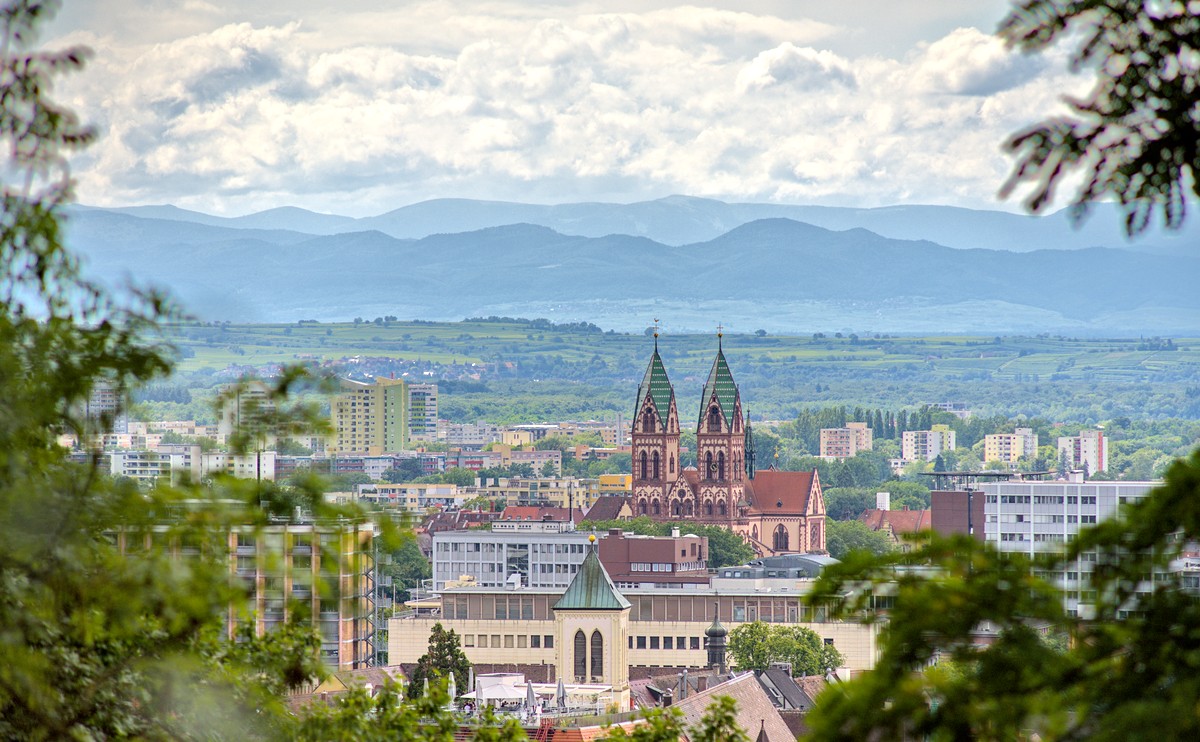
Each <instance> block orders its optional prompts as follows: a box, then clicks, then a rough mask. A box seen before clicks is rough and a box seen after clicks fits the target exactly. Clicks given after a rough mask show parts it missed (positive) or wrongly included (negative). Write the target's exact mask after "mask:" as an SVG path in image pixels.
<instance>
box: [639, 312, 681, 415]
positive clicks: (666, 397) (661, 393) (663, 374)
mask: <svg viewBox="0 0 1200 742" xmlns="http://www.w3.org/2000/svg"><path fill="white" fill-rule="evenodd" d="M646 397H650V399H652V400H653V401H654V408H655V411H656V412H658V421H659V423H660V424H661V425H662V426H663V427H664V428H666V427H667V417H668V416H670V414H671V400H673V399H674V398H675V390H674V389H673V388H672V387H671V381H670V379H668V378H667V369H666V368H664V367H663V362H662V357H661V356H659V355H658V333H655V334H654V355H652V356H650V365H649V366H647V367H646V375H645V377H643V378H642V383H641V385H640V386H638V396H637V407H636V408H635V409H634V411H633V417H634V420H635V421H636V420H637V419H638V416H639V415H641V414H642V405H643V404H645V402H646Z"/></svg>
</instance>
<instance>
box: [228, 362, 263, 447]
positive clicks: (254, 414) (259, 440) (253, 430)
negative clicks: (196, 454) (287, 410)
mask: <svg viewBox="0 0 1200 742" xmlns="http://www.w3.org/2000/svg"><path fill="white" fill-rule="evenodd" d="M218 400H219V401H218V407H217V436H216V437H217V441H218V442H219V443H226V442H228V441H229V440H230V438H231V437H232V436H233V435H234V433H237V432H239V431H240V432H242V433H243V434H248V435H250V436H252V437H253V438H255V440H252V441H249V445H261V446H262V447H263V448H274V447H275V434H274V431H273V430H267V429H263V425H262V424H261V422H260V421H262V420H264V418H266V417H267V416H269V415H270V414H271V413H272V412H273V411H274V410H275V402H274V400H272V399H271V387H269V386H267V384H265V383H264V382H262V381H259V380H258V379H246V380H244V381H241V382H239V383H237V384H227V385H225V386H224V387H222V388H221V391H220V394H219V396H218Z"/></svg>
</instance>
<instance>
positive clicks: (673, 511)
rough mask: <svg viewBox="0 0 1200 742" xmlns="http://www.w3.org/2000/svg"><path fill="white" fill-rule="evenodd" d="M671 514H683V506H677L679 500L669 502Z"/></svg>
mask: <svg viewBox="0 0 1200 742" xmlns="http://www.w3.org/2000/svg"><path fill="white" fill-rule="evenodd" d="M671 515H683V508H681V507H680V506H679V500H676V501H674V502H672V503H671Z"/></svg>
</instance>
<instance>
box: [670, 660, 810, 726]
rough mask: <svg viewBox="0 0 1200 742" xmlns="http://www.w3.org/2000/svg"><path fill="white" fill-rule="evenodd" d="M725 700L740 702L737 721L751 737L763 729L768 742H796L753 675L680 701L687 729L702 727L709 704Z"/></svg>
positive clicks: (740, 677) (738, 677) (739, 677)
mask: <svg viewBox="0 0 1200 742" xmlns="http://www.w3.org/2000/svg"><path fill="white" fill-rule="evenodd" d="M721 696H729V697H730V698H732V699H733V700H734V701H736V702H737V713H736V717H735V720H736V722H737V725H738V726H740V727H741V728H742V729H744V730H746V733H747V734H748V735H751V736H753V735H756V734H758V733H759V730H760V729H762V730H763V731H765V732H766V737H767V742H795V740H796V735H794V734H792V731H791V730H790V729H788V725H787V723H786V722H784V720H783V717H781V716H780V715H779V710H778V709H776V708H775V704H773V703H771V698H770V696H768V695H767V692H766V691H765V690H763V687H762V685H760V684H759V682H758V680H757V679H756V678H755V677H754V673H752V672H748V673H745V674H744V675H739V676H737V677H735V678H733V679H731V680H729V681H728V682H725V683H720V684H718V685H714V686H712V687H711V688H709V689H708V690H704V691H701V692H699V693H696V694H694V695H689V696H688V697H687V698H684V699H683V700H681V701H676V703H675V707H676V708H678V709H679V710H680V711H682V712H683V719H684V725H685V726H687V727H689V728H690V727H693V726H695V725H697V724H698V723H700V719H701V717H703V716H704V712H705V711H706V710H707V709H708V706H709V704H711V703H712V702H713V701H714V700H715V699H717V698H719V697H721Z"/></svg>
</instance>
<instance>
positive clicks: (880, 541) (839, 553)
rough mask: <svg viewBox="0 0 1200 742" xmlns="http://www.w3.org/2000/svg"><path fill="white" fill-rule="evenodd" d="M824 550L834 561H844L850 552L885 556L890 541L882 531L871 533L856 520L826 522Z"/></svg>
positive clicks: (890, 545) (889, 547) (889, 546)
mask: <svg viewBox="0 0 1200 742" xmlns="http://www.w3.org/2000/svg"><path fill="white" fill-rule="evenodd" d="M825 549H826V551H828V552H829V556H831V557H833V558H834V559H845V558H846V556H847V555H848V554H849V553H850V552H852V551H865V552H867V553H869V554H875V555H879V554H886V553H887V552H889V551H891V550H892V541H891V539H889V538H888V535H887V534H886V533H883V532H882V531H872V530H871V529H870V528H867V526H866V525H865V524H863V523H861V522H859V521H857V520H844V521H840V520H826V521H825Z"/></svg>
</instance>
